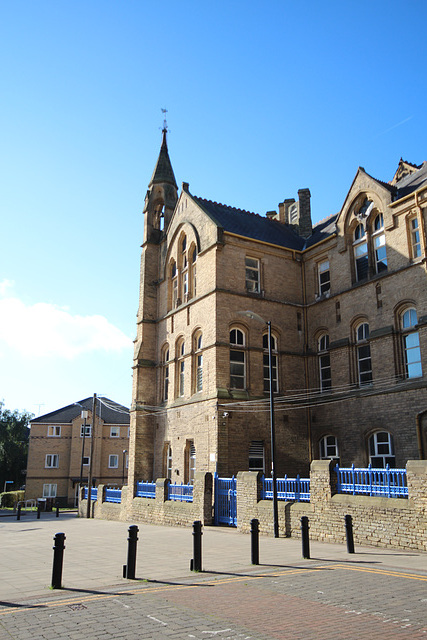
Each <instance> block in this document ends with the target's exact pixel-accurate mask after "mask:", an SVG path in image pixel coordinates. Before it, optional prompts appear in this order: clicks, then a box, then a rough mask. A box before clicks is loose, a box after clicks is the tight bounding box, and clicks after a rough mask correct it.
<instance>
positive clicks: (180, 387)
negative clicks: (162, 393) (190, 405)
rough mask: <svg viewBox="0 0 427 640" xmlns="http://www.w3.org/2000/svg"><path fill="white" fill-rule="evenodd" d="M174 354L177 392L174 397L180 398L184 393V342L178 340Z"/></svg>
mask: <svg viewBox="0 0 427 640" xmlns="http://www.w3.org/2000/svg"><path fill="white" fill-rule="evenodd" d="M176 354H177V376H176V377H177V390H176V395H177V396H179V397H180V398H182V396H183V395H184V391H185V360H184V355H185V342H184V340H179V341H178V342H177V346H176Z"/></svg>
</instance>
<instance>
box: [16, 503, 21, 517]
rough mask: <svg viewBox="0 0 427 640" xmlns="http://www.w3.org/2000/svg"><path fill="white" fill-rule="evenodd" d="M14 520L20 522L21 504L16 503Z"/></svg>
mask: <svg viewBox="0 0 427 640" xmlns="http://www.w3.org/2000/svg"><path fill="white" fill-rule="evenodd" d="M16 519H17V520H20V519H21V503H20V502H19V503H18V507H17V509H16Z"/></svg>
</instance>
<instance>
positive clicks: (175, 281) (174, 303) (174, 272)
mask: <svg viewBox="0 0 427 640" xmlns="http://www.w3.org/2000/svg"><path fill="white" fill-rule="evenodd" d="M170 277H171V288H172V309H175V308H176V307H177V305H178V271H177V268H176V262H175V261H173V262H172V264H171V276H170Z"/></svg>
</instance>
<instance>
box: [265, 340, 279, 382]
mask: <svg viewBox="0 0 427 640" xmlns="http://www.w3.org/2000/svg"><path fill="white" fill-rule="evenodd" d="M271 342H272V345H271V362H272V370H273V393H279V351H278V346H277V345H278V340H277V336H276V335H275V334H274V333H272V334H271ZM265 343H266V344H265ZM262 350H263V353H262V368H263V385H264V387H263V388H264V393H270V366H269V349H268V333H264V334H263V336H262Z"/></svg>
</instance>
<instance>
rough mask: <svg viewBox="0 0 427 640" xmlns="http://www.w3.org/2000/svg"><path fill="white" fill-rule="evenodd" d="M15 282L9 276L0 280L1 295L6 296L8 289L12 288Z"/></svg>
mask: <svg viewBox="0 0 427 640" xmlns="http://www.w3.org/2000/svg"><path fill="white" fill-rule="evenodd" d="M14 284H15V283H14V282H13V280H8V279H7V278H3V280H0V296H4V295H5V293H6V291H7V290H8V289H11V288H12V287H13V285H14Z"/></svg>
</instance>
